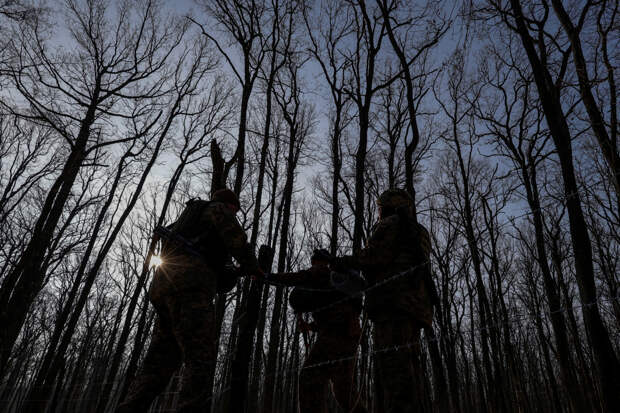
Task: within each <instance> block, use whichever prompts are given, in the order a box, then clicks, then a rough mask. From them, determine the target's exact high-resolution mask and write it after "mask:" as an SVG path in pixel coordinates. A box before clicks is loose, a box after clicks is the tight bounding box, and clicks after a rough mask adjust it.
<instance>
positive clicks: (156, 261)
mask: <svg viewBox="0 0 620 413" xmlns="http://www.w3.org/2000/svg"><path fill="white" fill-rule="evenodd" d="M163 262H164V261H163V260H162V259H161V257H160V256H159V255H153V256H151V262H150V264H151V267H155V268H157V267H159V266H160V265H161V264H163Z"/></svg>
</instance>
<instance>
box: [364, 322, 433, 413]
mask: <svg viewBox="0 0 620 413" xmlns="http://www.w3.org/2000/svg"><path fill="white" fill-rule="evenodd" d="M420 329H421V327H420V325H419V324H417V323H416V322H412V321H411V320H386V321H380V322H375V332H374V343H375V351H376V353H375V366H376V368H377V373H378V374H377V375H378V386H379V391H380V392H381V394H382V396H383V397H382V398H383V406H379V412H382V413H411V412H419V411H422V410H421V405H420V400H421V398H420V386H419V378H418V375H419V374H420V368H419V363H420V361H419V354H420ZM396 346H398V347H397V348H395V347H396ZM380 399H381V398H380Z"/></svg>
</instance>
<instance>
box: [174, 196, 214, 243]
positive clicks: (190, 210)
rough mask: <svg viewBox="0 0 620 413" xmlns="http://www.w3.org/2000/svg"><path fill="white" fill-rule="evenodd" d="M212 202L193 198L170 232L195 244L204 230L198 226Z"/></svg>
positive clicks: (187, 203) (186, 204)
mask: <svg viewBox="0 0 620 413" xmlns="http://www.w3.org/2000/svg"><path fill="white" fill-rule="evenodd" d="M210 203H211V201H205V200H202V199H200V198H192V199H190V200H189V201H187V202H186V203H185V208H184V209H183V212H181V215H179V217H178V218H177V220H176V221H175V222H174V223H173V224H172V225H170V226H169V228H170V230H171V231H172V232H174V233H175V234H178V235H180V236H182V237H183V238H185V239H187V240H189V241H192V242H195V241H196V238H197V237H199V236H200V235H202V234H201V232H202V230H203V229H202V228H201V227H200V226H199V225H197V224H198V222H200V217H201V215H202V213H203V212H204V210H205V209H206V208H207V206H209V204H210Z"/></svg>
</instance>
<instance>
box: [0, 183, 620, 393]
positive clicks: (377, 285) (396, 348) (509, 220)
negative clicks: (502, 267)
mask: <svg viewBox="0 0 620 413" xmlns="http://www.w3.org/2000/svg"><path fill="white" fill-rule="evenodd" d="M601 182H603V181H602V180H601V181H600V182H599V183H601ZM579 195H580V193H579V190H578V191H574V192H572V193H569V194H567V195H564V200H566V199H569V198H572V197H576V196H579ZM557 206H558V205H555V204H553V205H545V206H542V205H541V206H540V207H539V208H535V209H530V210H529V211H526V212H524V213H523V214H520V215H517V216H512V217H506V218H505V219H506V221H505V222H502V223H500V224H499V225H497V226H495V227H494V228H493V229H494V230H495V231H499V230H500V229H502V228H503V227H505V226H507V225H514V223H515V221H516V220H518V219H520V218H524V217H527V216H531V215H534V214H535V213H536V212H541V211H544V210H546V209H549V208H552V207H557ZM464 236H465V238H466V240H467V241H472V242H478V240H476V239H474V240H471V239H469V237H468V236H467V235H464ZM461 248H470V246H469V245H468V244H465V245H462V246H461ZM431 262H432V260H430V259H429V260H426V261H424V262H422V263H420V264H418V265H416V266H413V267H411V268H409V269H407V270H405V271H402V272H399V273H397V274H395V275H393V276H390V277H387V278H385V279H383V280H381V281H379V282H376V283H374V284H372V285H371V286H369V287H367V288H365V289H362V290H360V291H359V292H358V293H355V294H351V295H348V296H346V297H344V298H343V299H340V300H337V301H335V302H333V303H330V304H328V305H325V306H322V307H318V308H317V309H315V310H313V311H312V312H320V311H324V310H327V309H330V308H333V307H335V306H338V305H340V304H342V303H344V302H347V301H349V300H351V299H357V298H360V297H363V296H364V295H365V294H367V293H368V292H370V291H373V290H375V289H377V288H380V287H382V286H384V285H386V284H388V283H390V282H392V281H395V280H397V279H399V278H403V277H405V276H409V275H412V274H414V273H415V270H417V269H419V268H421V267H423V266H426V265H427V264H429V263H431ZM258 280H259V281H261V282H262V283H264V284H267V285H269V284H271V285H274V286H277V287H293V286H291V285H287V284H284V283H278V282H275V281H270V280H264V279H258ZM295 288H299V289H301V290H305V291H315V292H318V291H321V292H325V291H330V290H328V289H324V288H322V289H319V288H309V287H303V286H300V287H295ZM332 291H333V290H332ZM618 299H619V297H611V298H610V299H608V300H605V299H599V300H598V301H595V302H591V303H585V304H581V305H576V306H571V307H564V308H559V309H556V310H553V311H550V312H548V313H542V314H540V315H535V314H529V313H525V314H521V315H516V316H514V315H513V316H511V317H510V319H507V320H502V321H500V322H498V323H495V324H488V323H487V324H486V325H485V326H482V327H479V328H476V329H474V330H470V331H472V332H474V331H478V332H481V331H484V330H490V329H493V328H497V327H500V326H502V325H506V324H513V323H515V322H517V321H520V320H523V319H524V318H528V317H529V318H534V319H535V318H541V319H542V316H545V315H549V316H550V315H552V314H556V313H559V312H566V311H567V310H568V309H577V308H584V307H590V306H594V305H598V304H599V301H600V302H613V301H616V300H618ZM245 315H246V313H242V314H240V315H239V317H238V318H237V319H235V320H233V321H232V322H231V326H233V325H235V324H237V323H238V322H239V320H240V319H241V318H243V317H244V316H245ZM441 337H442V335H441V334H440V335H438V336H435V337H433V338H427V341H429V342H432V341H437V342H438V341H439V340H440V339H441ZM418 343H419V341H416V342H413V343H406V344H401V345H396V346H392V347H387V348H383V349H378V350H374V351H372V352H371V353H370V355H373V354H378V353H384V352H390V351H400V350H405V349H407V348H409V347H412V346H414V345H418ZM356 357H357V355H355V356H350V357H344V358H339V359H333V360H327V361H324V362H319V363H315V364H312V365H307V366H302V367H300V368H297V369H292V370H284V371H287V372H296V371H300V370H302V369H311V368H318V367H321V366H325V365H329V364H334V363H341V362H344V361H349V360H352V359H355V358H356ZM277 374H280V373H273V375H277ZM180 377H181V376H173V377H172V378H180ZM264 377H268V376H264ZM122 381H123V379H117V380H113V381H101V382H89V383H88V384H87V385H86V387H89V386H93V385H99V386H101V385H104V384H109V383H113V384H114V383H120V382H122ZM47 386H50V387H51V386H55V384H51V385H44V386H42V387H47ZM19 387H22V386H0V389H3V390H6V389H10V388H19ZM231 388H232V386H231V387H228V388H226V389H224V390H221V391H220V392H219V393H218V394H216V395H213V396H212V397H211V398H209V400H211V399H214V398H220V397H221V396H222V395H223V394H225V393H226V392H227V391H230V389H231ZM177 393H178V391H176V392H167V394H177ZM62 400H65V401H75V400H82V401H84V400H90V399H62ZM3 401H11V400H8V399H3V400H0V402H3ZM37 401H47V399H46V400H31V399H28V400H22V402H37Z"/></svg>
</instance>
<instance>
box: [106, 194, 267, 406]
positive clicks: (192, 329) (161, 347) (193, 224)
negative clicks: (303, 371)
mask: <svg viewBox="0 0 620 413" xmlns="http://www.w3.org/2000/svg"><path fill="white" fill-rule="evenodd" d="M239 207H240V204H239V199H238V198H237V196H236V195H235V193H234V192H232V191H231V190H229V189H221V190H219V191H216V192H215V193H214V194H213V196H212V199H211V201H202V200H191V201H189V202H188V203H187V206H186V208H185V210H184V211H183V213H182V214H181V215H180V217H179V218H178V219H177V221H176V222H175V223H174V224H172V225H170V226H169V227H168V228H169V229H170V233H171V234H172V235H174V236H177V238H174V239H165V240H163V249H162V256H163V264H162V265H161V266H160V267H159V268H158V269H157V271H156V272H155V275H154V277H153V282H152V283H151V288H150V290H149V298H150V301H151V303H152V304H153V306H154V307H155V310H156V312H157V318H156V321H155V327H154V329H153V336H152V339H151V344H150V347H149V350H148V352H147V354H146V357H145V359H144V362H143V365H142V368H141V371H140V373H139V374H138V376H137V377H136V378H135V380H134V381H133V382H132V384H131V386H130V389H129V392H128V395H127V397H126V398H125V401H124V402H123V403H121V405H119V407H118V410H117V412H146V411H147V410H148V409H149V406H150V405H151V402H152V401H153V399H155V397H156V396H157V395H158V394H159V393H161V392H162V391H163V390H164V388H165V387H166V385H167V384H168V381H169V380H170V377H171V376H172V374H173V373H174V372H175V371H176V370H178V369H179V368H180V367H181V363H183V364H184V366H185V367H184V369H183V380H182V383H183V385H182V388H181V392H180V394H179V401H178V404H179V408H178V410H177V411H178V412H195V411H209V410H210V409H209V399H208V396H207V394H208V391H209V390H210V389H211V388H212V386H213V372H214V368H213V367H214V363H215V360H216V355H217V349H216V348H215V343H216V328H215V308H214V303H213V299H214V297H215V294H216V291H217V290H218V287H220V284H221V283H227V282H229V280H226V279H225V278H226V276H227V275H228V276H229V277H230V274H227V273H226V272H225V269H224V267H225V265H226V264H228V262H229V257H230V256H232V257H234V258H235V259H236V260H237V261H238V262H239V264H241V267H242V268H243V269H244V270H245V273H246V274H256V275H262V273H261V271H260V270H259V269H258V263H257V260H256V257H255V256H254V253H253V251H252V249H251V247H250V245H249V244H248V243H247V237H246V234H245V232H244V231H243V229H242V228H241V226H240V225H239V222H238V221H237V219H236V217H235V214H236V213H237V211H239ZM172 235H171V238H172ZM180 237H182V238H180ZM179 239H182V240H187V241H188V243H190V244H191V248H190V247H189V246H188V245H187V244H182V243H178V242H175V241H178V240H179Z"/></svg>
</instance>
